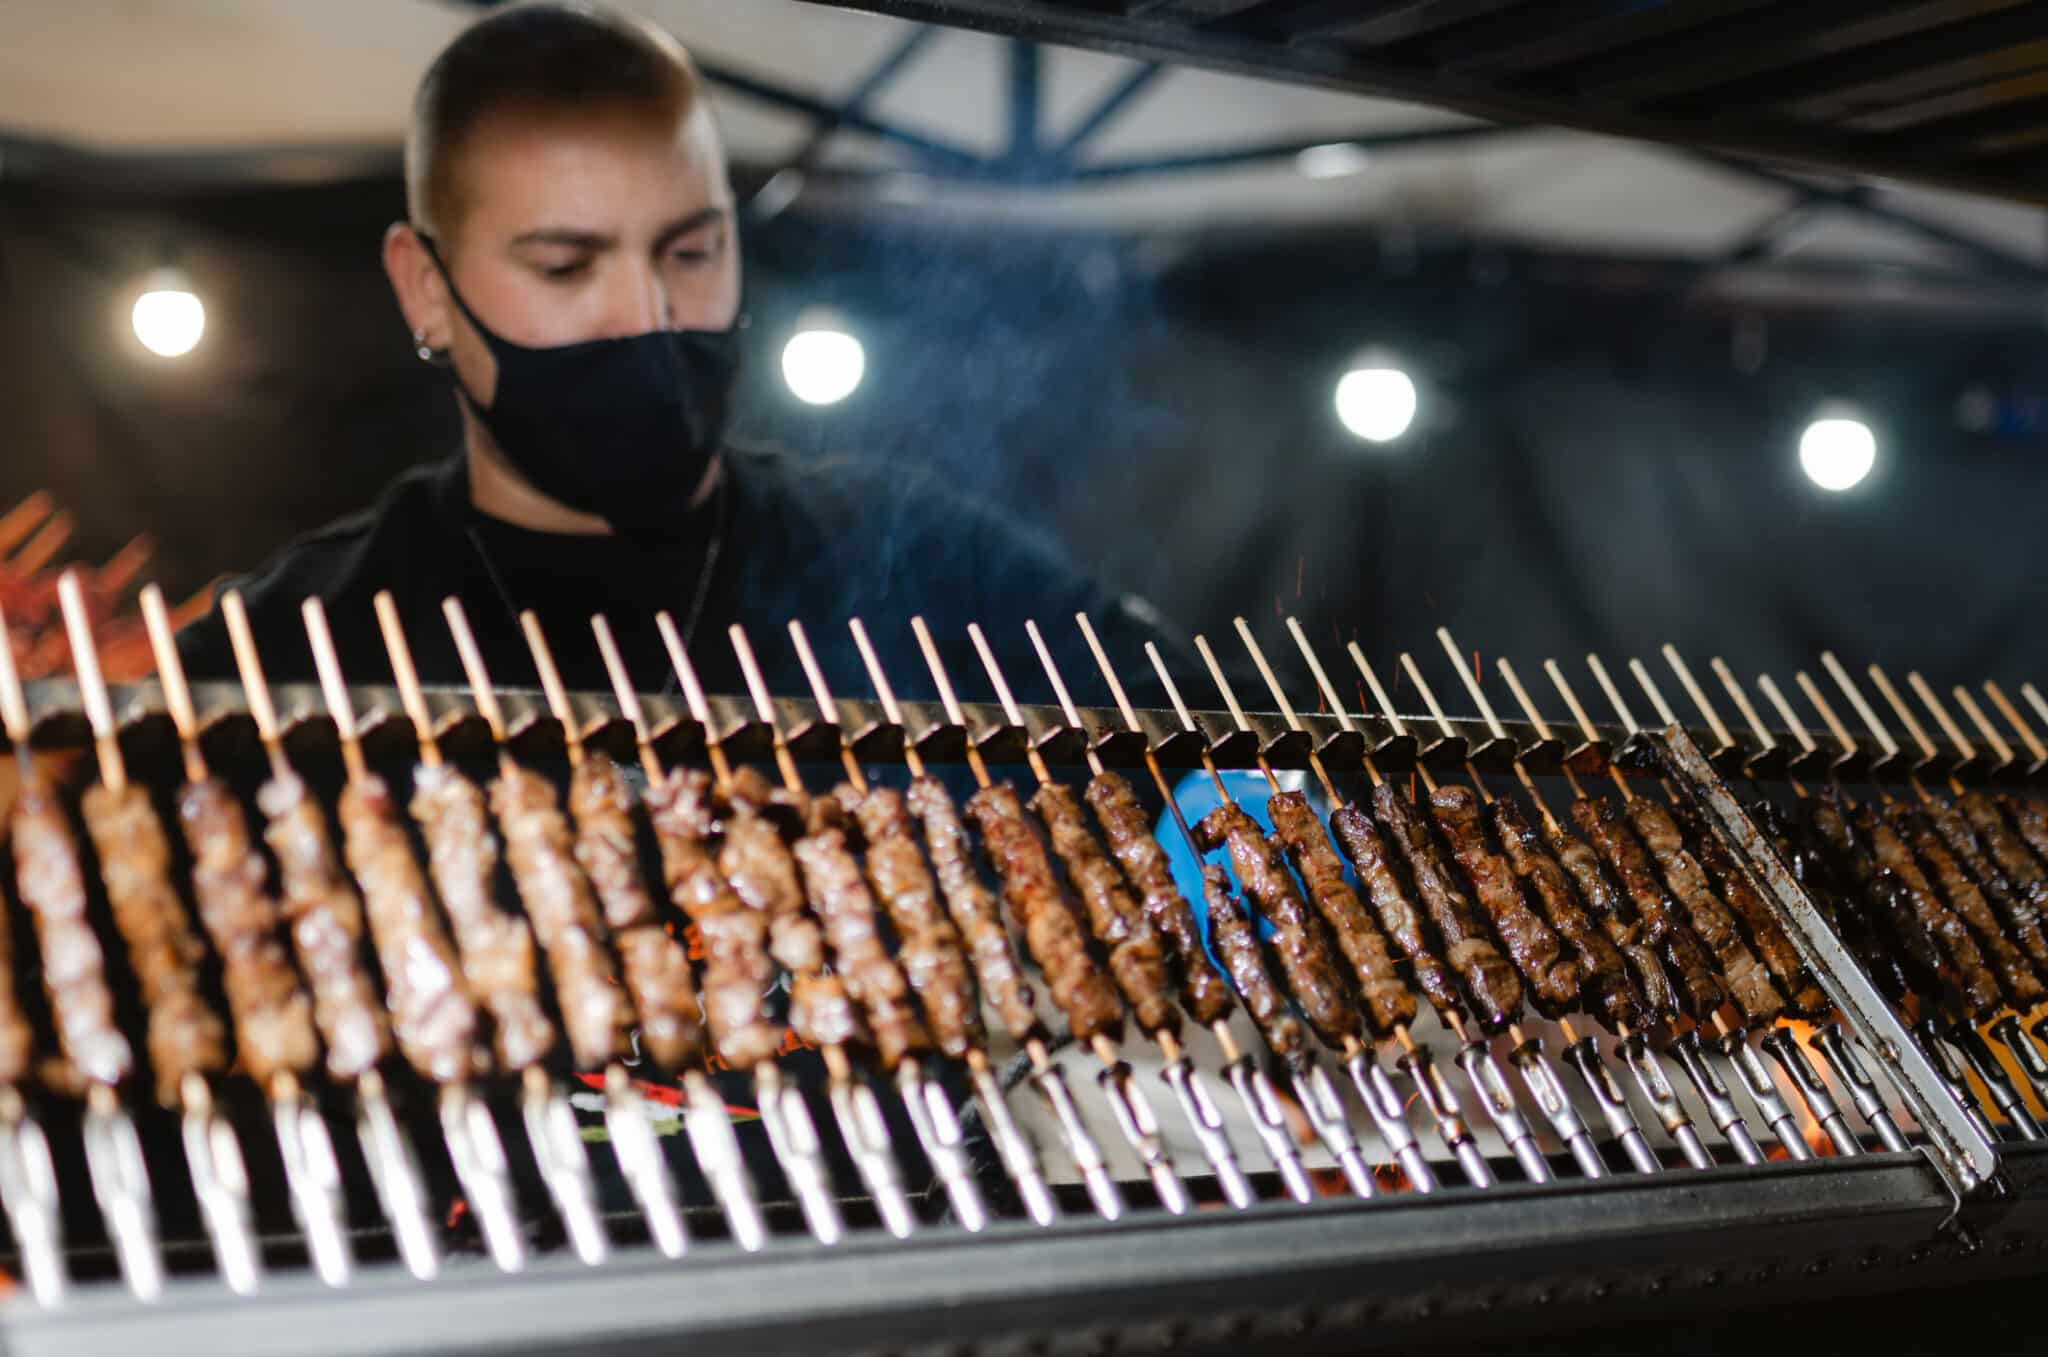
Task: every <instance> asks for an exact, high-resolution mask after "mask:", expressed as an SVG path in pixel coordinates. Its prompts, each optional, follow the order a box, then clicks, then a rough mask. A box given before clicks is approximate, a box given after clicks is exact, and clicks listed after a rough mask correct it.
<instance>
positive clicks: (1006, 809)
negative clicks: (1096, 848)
mask: <svg viewBox="0 0 2048 1357" xmlns="http://www.w3.org/2000/svg"><path fill="white" fill-rule="evenodd" d="M967 813H968V814H969V815H971V816H973V817H974V822H975V824H976V825H977V826H978V827H979V828H980V829H981V846H982V851H983V852H985V853H987V854H988V859H989V863H990V865H991V866H992V867H994V868H995V873H996V877H997V879H998V880H1000V881H1001V882H1002V883H1003V899H1004V901H1006V902H1007V903H1008V904H1009V906H1010V910H1011V913H1012V914H1014V915H1015V916H1016V918H1017V919H1018V920H1019V921H1020V922H1021V923H1022V924H1023V925H1024V945H1025V947H1026V948H1027V949H1029V951H1030V953H1031V959H1032V960H1034V961H1036V962H1037V963H1038V969H1039V971H1040V972H1041V973H1043V974H1044V976H1045V984H1046V988H1047V989H1049V990H1051V991H1052V1001H1053V1003H1054V1004H1056V1005H1057V1006H1058V1007H1059V1010H1060V1012H1062V1013H1064V1014H1066V1015H1067V1023H1068V1026H1069V1027H1070V1028H1071V1029H1072V1030H1073V1034H1074V1040H1076V1041H1079V1042H1083V1043H1086V1042H1090V1041H1093V1040H1094V1039H1095V1038H1096V1037H1098V1036H1102V1037H1108V1038H1109V1039H1110V1040H1112V1041H1114V1040H1116V1039H1117V1038H1119V1037H1121V1036H1122V1035H1123V1014H1124V1005H1123V1000H1122V998H1121V997H1120V996H1119V995H1118V993H1117V989H1116V986H1115V985H1113V984H1112V983H1110V979H1109V977H1108V976H1106V975H1104V974H1103V973H1102V971H1101V970H1100V969H1099V968H1098V967H1097V966H1096V964H1095V960H1094V958H1092V957H1090V956H1089V955H1088V938H1087V934H1086V933H1085V932H1084V931H1083V930H1082V926H1081V921H1080V919H1079V918H1078V917H1077V914H1076V911H1075V909H1074V907H1073V906H1072V905H1071V904H1069V903H1068V901H1067V899H1066V897H1065V895H1064V894H1063V893H1062V892H1061V890H1060V883H1059V878H1057V877H1056V876H1054V875H1053V870H1052V860H1051V859H1050V858H1048V857H1047V856H1046V854H1045V845H1044V844H1042V843H1040V842H1039V839H1038V833H1037V831H1036V830H1034V829H1033V828H1032V827H1031V822H1030V821H1029V820H1027V819H1025V818H1024V805H1023V803H1022V802H1021V801H1019V800H1018V799H1017V791H1016V789H1015V788H1014V787H1012V786H1010V784H1009V783H1007V782H1000V783H997V784H995V785H994V786H990V787H984V788H982V789H981V790H980V791H978V792H976V793H975V794H974V795H973V796H972V797H970V798H969V799H968V802H967Z"/></svg>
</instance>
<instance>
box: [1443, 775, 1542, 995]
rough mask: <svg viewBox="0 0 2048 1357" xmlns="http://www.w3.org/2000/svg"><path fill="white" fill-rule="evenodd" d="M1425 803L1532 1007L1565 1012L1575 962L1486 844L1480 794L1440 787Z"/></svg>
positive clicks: (1506, 865)
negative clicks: (1525, 990)
mask: <svg viewBox="0 0 2048 1357" xmlns="http://www.w3.org/2000/svg"><path fill="white" fill-rule="evenodd" d="M1429 807H1430V813H1431V814H1432V815H1433V816H1434V817H1435V819H1436V823H1437V827H1438V828H1440V829H1441V830H1442V831H1443V834H1444V838H1445V839H1446V840H1448V841H1449V843H1450V845H1451V855H1452V856H1453V857H1455V858H1456V859H1457V860H1458V865H1459V866H1460V867H1462V868H1464V870H1465V877H1466V879H1467V880H1468V881H1470V882H1471V883H1472V889H1473V891H1474V893H1475V894H1477V895H1478V897H1479V903H1480V905H1481V906H1482V907H1483V908H1484V909H1485V910H1486V913H1487V916H1488V917H1489V918H1491V919H1492V920H1493V930H1494V932H1495V934H1496V935H1498V936H1499V938H1500V940H1501V943H1502V945H1503V946H1505V947H1506V948H1507V953H1508V956H1509V957H1510V958H1512V959H1513V961H1514V963H1515V969H1516V970H1518V971H1520V972H1521V975H1522V982H1523V984H1525V985H1526V986H1527V987H1528V991H1529V993H1530V995H1531V996H1533V1002H1534V1003H1535V1005H1536V1008H1537V1010H1538V1011H1539V1012H1541V1013H1543V1014H1544V1015H1545V1016H1547V1017H1557V1016H1558V1015H1560V1014H1563V1013H1565V1012H1568V1011H1569V1010H1570V1009H1571V1008H1572V1007H1574V1006H1575V1005H1576V1004H1577V1002H1578V997H1579V967H1578V963H1577V962H1575V961H1570V960H1567V959H1566V958H1565V956H1564V949H1563V948H1561V947H1560V946H1559V945H1558V941H1557V934H1556V933H1554V932H1552V931H1551V928H1550V925H1549V924H1547V923H1545V922H1544V921H1543V918H1542V916H1540V915H1539V914H1537V913H1536V911H1535V910H1533V909H1531V908H1529V902H1528V901H1527V900H1526V899H1524V898H1523V896H1522V890H1521V887H1520V886H1519V885H1518V884H1517V882H1516V880H1515V874H1514V868H1513V867H1512V866H1510V865H1509V863H1508V861H1507V859H1505V858H1503V857H1501V856H1499V855H1498V854H1496V853H1494V852H1493V851H1492V850H1490V849H1489V848H1488V847H1487V845H1486V830H1485V828H1484V826H1482V825H1481V824H1480V821H1479V798H1478V797H1477V796H1475V795H1474V794H1473V792H1472V789H1471V788H1469V787H1439V788H1437V789H1436V790H1435V791H1434V792H1431V793H1430V796H1429Z"/></svg>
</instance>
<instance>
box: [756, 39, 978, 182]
mask: <svg viewBox="0 0 2048 1357" xmlns="http://www.w3.org/2000/svg"><path fill="white" fill-rule="evenodd" d="M941 31H942V30H940V29H937V28H933V27H931V26H930V25H928V24H917V25H915V26H913V27H912V28H911V30H910V32H909V33H908V34H906V35H905V36H904V38H903V40H902V41H901V42H899V43H897V44H896V46H894V47H893V48H891V49H890V50H889V51H887V52H885V53H884V54H883V55H882V59H881V60H880V61H878V62H876V63H875V64H874V66H873V67H872V68H870V69H869V71H868V73H867V74H866V75H864V76H862V77H861V78H860V80H859V81H858V82H856V83H855V85H854V87H853V89H852V90H850V91H848V93H847V95H846V97H845V98H844V99H841V100H840V101H839V103H838V105H837V107H835V108H834V109H833V110H832V112H831V113H830V114H829V115H827V116H825V117H822V118H819V119H817V120H816V121H815V122H814V123H813V124H812V126H811V135H810V139H809V140H808V141H806V142H804V144H803V146H802V148H801V149H799V150H798V151H797V153H796V154H795V155H793V156H791V157H790V158H789V162H788V163H787V164H786V165H784V166H783V168H784V169H792V170H807V169H809V168H810V167H811V166H812V165H814V164H816V163H817V160H818V157H819V156H821V155H823V154H824V153H825V147H826V145H827V144H828V143H829V142H830V141H831V140H832V137H833V134H835V133H836V132H838V131H839V129H840V128H842V127H844V126H845V125H846V120H847V118H848V117H849V116H858V115H862V114H865V113H866V112H867V110H868V105H870V104H872V103H873V102H874V101H875V100H876V99H878V98H880V97H881V95H882V93H883V91H885V90H887V89H888V88H889V87H890V86H891V85H893V84H895V83H896V81H897V79H898V78H899V77H900V76H901V75H902V74H903V73H904V72H905V71H906V70H908V69H909V68H910V64H911V63H912V62H913V61H915V60H917V58H918V57H919V56H921V55H923V53H924V50H925V48H927V47H929V46H931V45H932V43H933V42H934V41H935V40H936V39H937V38H938V36H939V34H940V32H941Z"/></svg>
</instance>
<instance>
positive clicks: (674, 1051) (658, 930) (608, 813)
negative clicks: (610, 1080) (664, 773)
mask: <svg viewBox="0 0 2048 1357" xmlns="http://www.w3.org/2000/svg"><path fill="white" fill-rule="evenodd" d="M569 812H570V814H571V815H573V816H574V817H575V820H576V863H577V865H578V866H580V867H581V868H582V869H583V874H584V875H585V876H586V877H588V878H589V879H590V887H591V889H592V891H594V892H595V893H596V895H597V901H598V905H599V908H600V909H601V910H602V912H603V915H604V923H605V928H606V929H607V930H608V931H609V932H610V933H611V936H612V946H613V948H614V949H615V950H616V951H617V952H618V954H619V968H620V970H621V971H622V972H623V973H624V976H625V981H626V989H627V990H628V992H630V993H631V994H632V996H633V1008H634V1010H635V1011H636V1012H637V1013H638V1014H639V1017H640V1049H641V1051H642V1053H643V1054H645V1055H647V1056H649V1057H651V1058H652V1059H653V1061H654V1063H655V1064H657V1065H660V1066H663V1067H664V1068H667V1069H671V1070H680V1069H684V1068H686V1067H689V1066H694V1065H697V1064H699V1063H701V1062H702V1061H703V1059H704V1010H703V1007H702V1006H701V1005H700V1004H699V1003H698V1002H697V985H696V981H695V978H694V977H693V976H692V975H691V974H690V958H689V954H688V953H686V952H685V951H684V950H683V945H682V944H681V943H680V942H677V941H676V939H675V937H674V936H673V935H672V934H671V933H670V932H669V931H668V929H667V928H666V927H664V925H663V921H662V919H661V917H660V916H659V915H658V914H656V913H655V909H654V897H653V895H652V894H650V893H649V891H648V889H647V878H646V876H645V875H644V874H643V873H642V872H641V870H640V850H639V845H638V843H637V834H636V831H635V829H634V825H633V794H632V792H631V790H630V789H628V788H627V786H626V779H625V778H624V777H623V776H621V774H620V773H619V765H618V764H616V763H614V762H612V760H611V759H610V758H609V757H607V756H606V755H604V754H601V753H598V752H597V751H596V750H589V751H586V752H585V753H584V755H583V758H582V759H581V760H580V761H579V762H578V763H577V765H576V769H575V771H574V772H573V773H571V774H570V776H569Z"/></svg>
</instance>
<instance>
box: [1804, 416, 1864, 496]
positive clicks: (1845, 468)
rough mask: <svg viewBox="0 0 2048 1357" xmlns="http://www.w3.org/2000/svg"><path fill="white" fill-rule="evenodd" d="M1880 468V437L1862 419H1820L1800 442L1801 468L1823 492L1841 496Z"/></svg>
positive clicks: (1808, 427)
mask: <svg viewBox="0 0 2048 1357" xmlns="http://www.w3.org/2000/svg"><path fill="white" fill-rule="evenodd" d="M1876 464H1877V436H1876V435H1875V434H1873V433H1871V431H1870V426H1869V425H1868V424H1865V423H1864V422H1863V421H1862V420H1860V419H1816V420H1815V421H1813V423H1811V424H1809V425H1807V426H1806V432H1805V433H1804V434H1801V435H1800V438H1799V465H1800V467H1801V469H1803V470H1804V471H1805V472H1806V476H1807V479H1808V480H1810V481H1812V482H1813V483H1814V484H1815V485H1817V486H1819V487H1820V488H1821V489H1823V490H1829V491H1833V492H1835V493H1838V494H1839V493H1840V492H1841V491H1844V490H1847V489H1850V488H1851V487H1853V486H1855V485H1856V484H1857V483H1858V482H1860V481H1861V480H1862V479H1863V478H1864V477H1865V476H1868V475H1869V474H1870V468H1871V467H1873V466H1875V465H1876Z"/></svg>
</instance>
